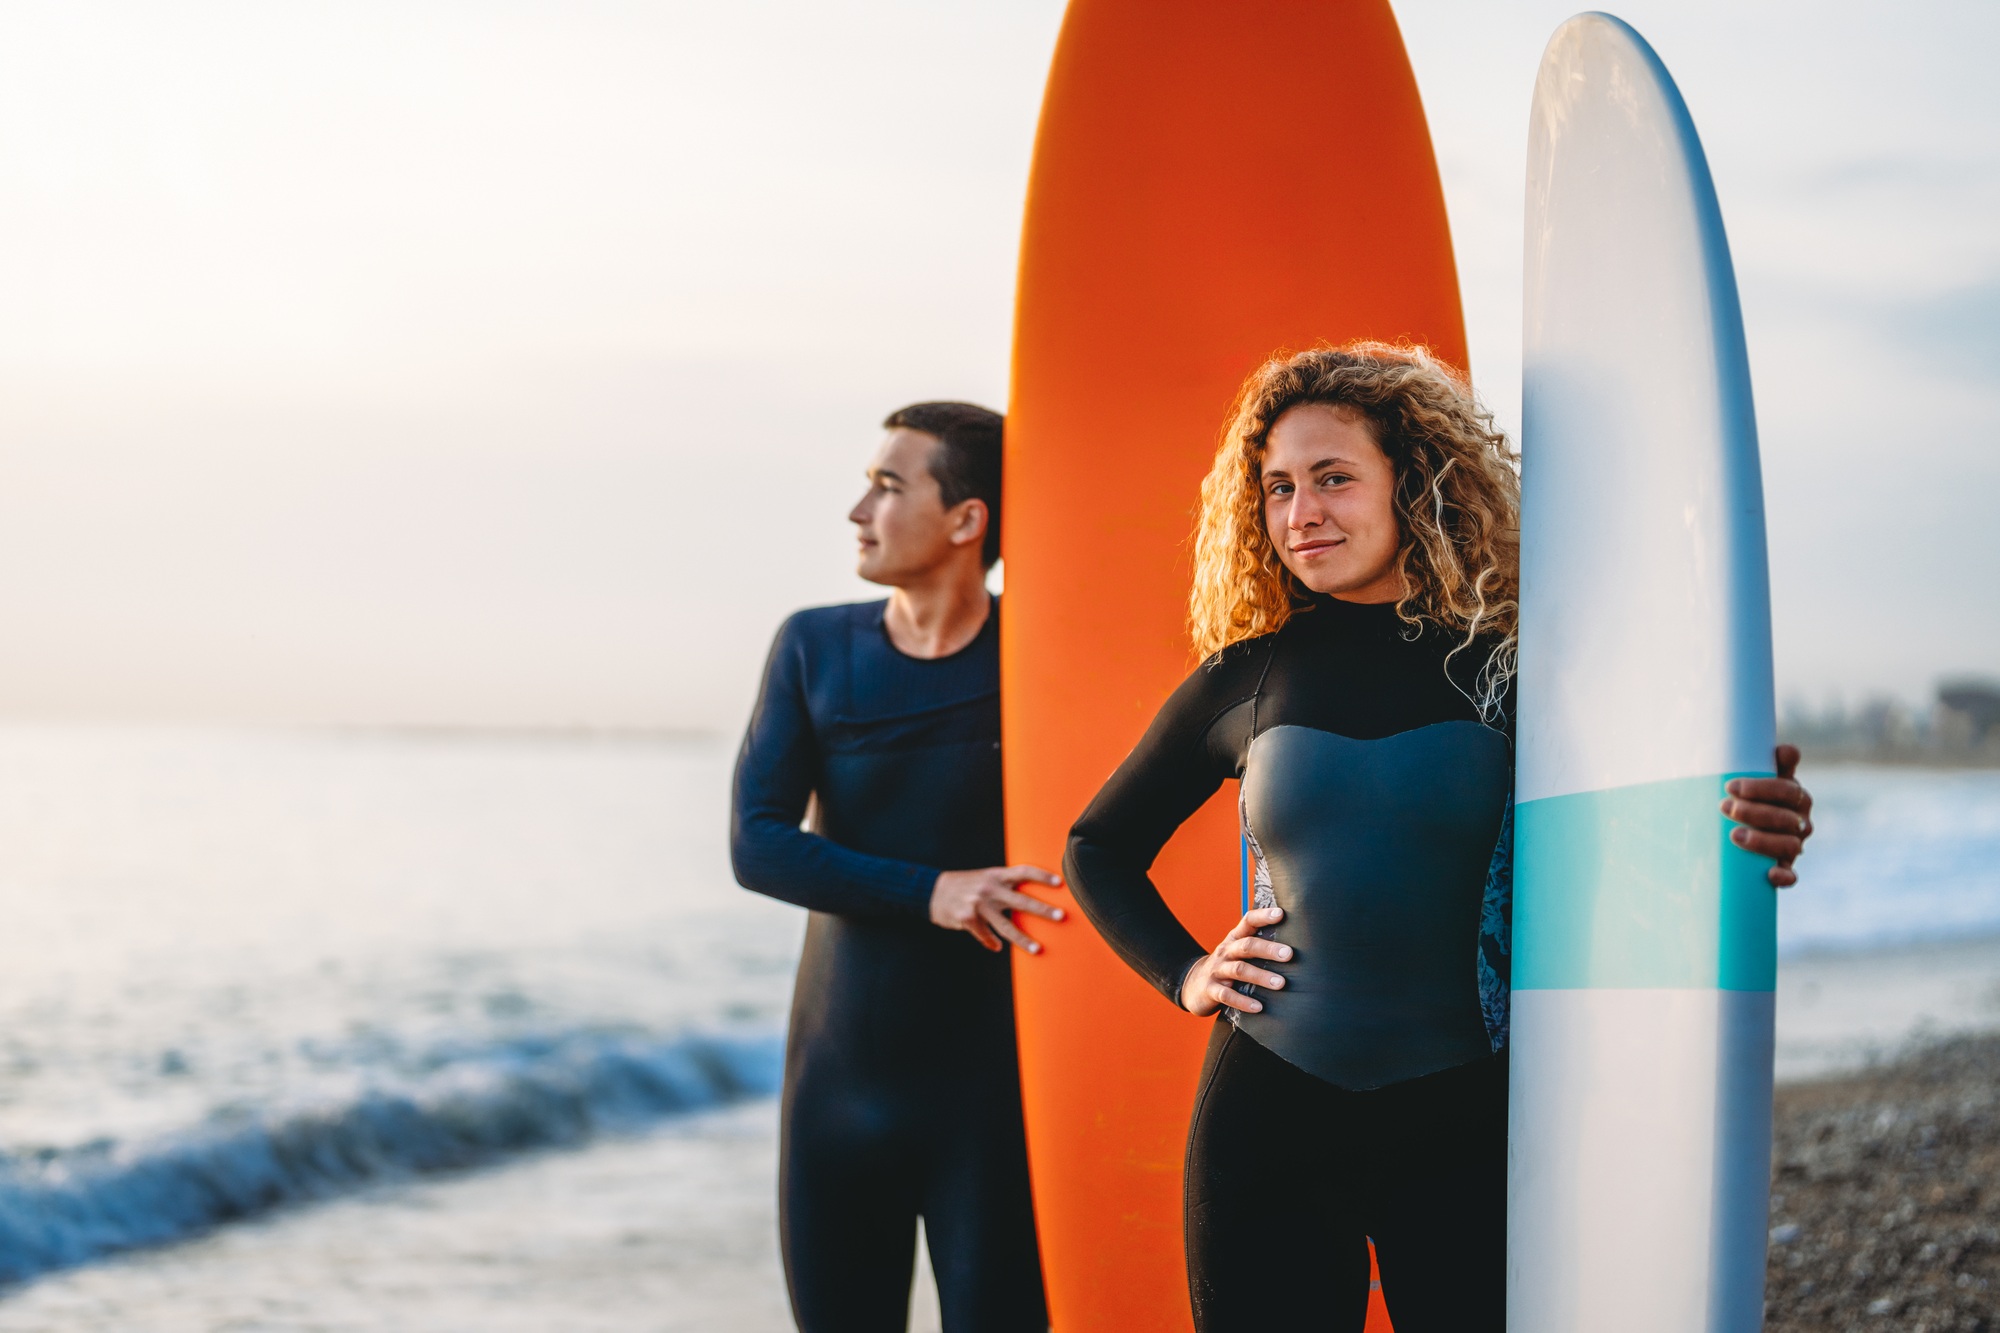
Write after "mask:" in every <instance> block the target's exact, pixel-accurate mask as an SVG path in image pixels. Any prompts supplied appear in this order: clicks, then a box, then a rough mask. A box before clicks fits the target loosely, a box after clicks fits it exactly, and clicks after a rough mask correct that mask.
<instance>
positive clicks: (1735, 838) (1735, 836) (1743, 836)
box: [1729, 828, 1750, 843]
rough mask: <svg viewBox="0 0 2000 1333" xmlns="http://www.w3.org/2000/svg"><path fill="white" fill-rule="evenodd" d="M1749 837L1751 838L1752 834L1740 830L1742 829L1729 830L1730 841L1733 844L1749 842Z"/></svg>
mask: <svg viewBox="0 0 2000 1333" xmlns="http://www.w3.org/2000/svg"><path fill="white" fill-rule="evenodd" d="M1749 837H1750V834H1749V832H1748V831H1747V830H1744V829H1740V828H1733V829H1731V830H1729V840H1730V841H1731V842H1735V843H1741V842H1745V841H1747V840H1748V839H1749Z"/></svg>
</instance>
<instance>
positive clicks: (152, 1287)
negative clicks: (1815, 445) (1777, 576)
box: [0, 723, 2000, 1330]
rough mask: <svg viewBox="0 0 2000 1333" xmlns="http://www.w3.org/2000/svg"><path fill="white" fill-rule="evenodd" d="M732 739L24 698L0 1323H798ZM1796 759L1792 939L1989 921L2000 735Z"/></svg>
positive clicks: (7, 1012)
mask: <svg viewBox="0 0 2000 1333" xmlns="http://www.w3.org/2000/svg"><path fill="white" fill-rule="evenodd" d="M732 750H733V747H732V745H731V743H730V741H729V740H727V739H725V738H718V737H705V736H698V735H687V736H671V735H650V734H630V735H625V734H588V733H560V732H551V733H507V732H493V733H482V732H450V731H440V732H427V731H394V730H381V731H369V730H311V729H279V728H271V729H241V730H230V729H219V728H201V727H168V726H129V725H118V726H114V725H103V726H83V725H54V724H48V725H41V724H34V725H30V724H22V723H13V724H6V725H0V904H4V913H0V1330H6V1329H16V1328H21V1329H26V1328H43V1327H47V1328H65V1327H67V1328H77V1329H95V1328H106V1329H109V1328H149V1329H155V1328H156V1329H173V1328H188V1329H196V1328H224V1327H228V1328H241V1329H252V1328H270V1329H279V1328H283V1329H306V1328H328V1329H331V1328H348V1327H353V1328H374V1329H391V1328H398V1329H400V1328H407V1329H411V1330H419V1329H439V1330H444V1329H455V1328H463V1327H474V1326H477V1327H482V1328H509V1327H517V1326H518V1327H523V1328H532V1327H558V1326H560V1327H565V1328H605V1329H616V1328H632V1329H638V1328H648V1329H652V1328H679V1327H691V1328H692V1327H703V1326H709V1327H720V1326H725V1325H727V1326H733V1327H741V1328H756V1327H771V1328H779V1327H782V1326H784V1311H783V1297H782V1283H781V1281H780V1278H779V1276H778V1272H777V1268H776V1260H775V1251H774V1246H773V1242H772V1241H771V1239H770V1235H769V1233H770V1231H771V1229H772V1227H773V1225H774V1222H773V1216H772V1205H771V1202H770V1197H769V1196H770V1177H771V1172H772V1170H773V1161H774V1156H775V1148H774V1145H773V1124H774V1113H773V1111H772V1109H771V1096H772V1093H773V1092H774V1090H775V1088H776V1086H777V1082H778V1078H779V1072H780V1057H781V1050H782V1040H783V1020H784V1013H785V1009H786V1005H787V1001H788V998H789V988H790V983H791V973H792V968H793V965H794V962H795V960H796V957H797V952H798V947H799V941H800V938H801V934H802V930H803V919H802V916H803V914H802V913H800V912H798V911H796V910H795V909H792V908H789V907H786V906H785V905H783V904H779V903H774V902H771V901H768V900H765V899H762V898H760V897H758V896H756V895H754V894H750V893H747V892H744V891H743V890H741V889H740V888H738V887H736V886H735V884H734V883H733V881H732V879H731V876H730V873H729V866H728V856H727V846H726V821H727V801H728V791H727V783H728V773H729V766H730V761H731V758H732ZM1806 777H1807V779H1808V781H1809V782H1810V784H1811V785H1812V787H1813V790H1814V792H1815V794H1816V796H1817V801H1818V805H1817V824H1818V831H1817V833H1816V835H1815V837H1814V839H1813V843H1812V848H1811V852H1810V854H1809V855H1808V857H1807V858H1806V859H1805V860H1804V861H1803V862H1802V863H1801V872H1802V877H1803V879H1804V883H1803V884H1802V885H1801V887H1799V888H1797V889H1793V890H1790V891H1788V892H1787V893H1786V894H1785V896H1784V898H1783V900H1782V907H1781V917H1780V923H1781V924H1780V938H1781V947H1782V949H1783V951H1784V953H1785V955H1786V957H1787V958H1788V959H1792V958H1798V959H1814V958H1825V957H1827V956H1840V955H1844V954H1855V955H1865V954H1867V953H1868V952H1869V951H1876V950H1882V949H1887V948H1892V947H1897V946H1905V945H1909V944H1911V943H1921V942H1924V941H1940V940H1943V941H1949V940H1966V939H1974V940H1978V939H1986V938H1989V937H2000V771H1993V770H1964V771H1945V770H1926V769H1915V768H1887V767H1870V766H1830V767H1825V768H1821V769H1818V770H1812V769H1810V768H1809V769H1808V772H1807V774H1806ZM662 1217H671V1218H672V1219H678V1221H673V1222H672V1225H671V1227H668V1224H667V1223H665V1222H661V1221H659V1219H660V1218H662ZM662 1227H668V1229H667V1230H661V1228H662ZM591 1228H598V1230H597V1231H592V1230H591ZM649 1228H650V1229H649ZM673 1228H679V1229H678V1230H674V1229H673ZM586 1233H588V1235H587V1236H586ZM600 1233H601V1234H600ZM564 1237H570V1238H571V1240H572V1241H573V1242H574V1243H573V1244H571V1241H565V1240H564V1239H563V1238H564ZM578 1237H583V1238H584V1239H576V1238H578ZM635 1238H637V1239H635ZM586 1240H587V1242H588V1243H587V1244H586ZM565 1244H570V1245H571V1248H570V1249H563V1248H562V1246H563V1245H565ZM621 1246H622V1247H624V1248H623V1249H622V1250H621V1249H620V1248H619V1247H621ZM649 1246H650V1247H651V1248H648V1247H649ZM371 1247H372V1248H371ZM634 1247H637V1248H634ZM704 1247H706V1248H704ZM586 1253H587V1254H588V1255H589V1256H590V1257H589V1259H588V1262H585V1260H584V1259H581V1258H578V1257H577V1256H578V1255H583V1254H586ZM619 1254H626V1255H628V1256H636V1257H631V1258H630V1261H629V1262H627V1263H626V1266H625V1267H624V1268H622V1269H619V1268H617V1266H616V1264H614V1263H613V1262H612V1260H613V1259H614V1258H616V1256H617V1255H619ZM371 1255H372V1256H373V1257H372V1258H370V1257H368V1256H371ZM343 1256H344V1257H343ZM606 1256H611V1257H610V1258H607V1257H606ZM704 1256H706V1257H704ZM538 1265H539V1266H538ZM732 1265H733V1267H732ZM308 1270H310V1271H308ZM468 1273H472V1274H476V1275H477V1281H476V1282H472V1281H471V1279H468V1277H467V1274H468ZM93 1274H100V1275H98V1276H93ZM390 1274H393V1279H392V1277H391V1276H389V1275H390ZM538 1274H539V1275H540V1276H537V1275H538ZM536 1282H543V1283H544V1284H545V1285H546V1284H548V1283H556V1284H560V1283H569V1284H571V1285H570V1286H565V1287H561V1290H562V1292H563V1293H564V1294H563V1295H562V1297H561V1302H562V1303H561V1309H562V1310H563V1311H565V1314H564V1315H563V1316H562V1317H561V1318H560V1319H559V1320H558V1321H557V1322H556V1323H549V1322H548V1319H550V1318H552V1317H554V1316H552V1315H549V1314H547V1313H546V1312H544V1313H539V1314H538V1313H534V1312H535V1311H536V1310H540V1309H541V1308H542V1307H539V1306H537V1305H536V1304H535V1299H536V1297H535V1293H534V1292H533V1291H531V1290H529V1288H530V1287H532V1286H533V1285H534V1284H535V1283H536ZM454 1283H456V1284H459V1286H460V1287H461V1288H463V1289H465V1290H470V1289H471V1286H478V1285H479V1284H481V1283H483V1284H484V1285H483V1286H480V1287H479V1290H480V1292H482V1293H484V1294H483V1295H481V1296H480V1297H479V1300H480V1301H484V1302H485V1304H483V1305H481V1304H479V1303H478V1301H473V1300H472V1298H471V1297H467V1298H466V1300H467V1301H471V1303H470V1304H468V1303H466V1301H461V1302H458V1303H456V1304H454V1303H451V1302H444V1303H440V1302H439V1301H438V1300H436V1299H435V1294H436V1292H437V1290H439V1289H441V1288H443V1287H449V1286H451V1285H452V1284H454ZM468 1283H470V1284H471V1285H470V1286H468V1285H467V1284H468ZM593 1283H595V1284H597V1285H596V1287H593V1286H592V1285H591V1284H593ZM577 1284H581V1286H578V1285H577ZM607 1284H612V1285H618V1284H622V1285H619V1291H620V1292H622V1293H624V1296H623V1297H622V1298H620V1299H612V1298H611V1296H610V1295H605V1294H604V1293H603V1292H600V1293H599V1294H600V1296H601V1297H602V1299H600V1300H598V1301H597V1303H596V1304H592V1303H591V1299H592V1298H589V1297H587V1296H579V1295H577V1294H576V1292H577V1291H591V1290H597V1289H598V1288H603V1287H605V1286H606V1285H607ZM753 1287H754V1288H755V1290H752V1288H753ZM553 1289H554V1288H551V1290H553ZM216 1292H227V1293H232V1294H231V1295H230V1296H229V1299H228V1300H226V1301H223V1300H221V1298H220V1297H211V1296H205V1295H204V1293H216ZM703 1293H706V1294H703ZM551 1299H553V1298H551ZM288 1301H289V1302H290V1303H289V1304H287V1302H288ZM704 1302H706V1303H705V1304H704ZM224 1307H227V1308H224ZM343 1312H344V1313H343ZM391 1312H393V1317H392V1313H391ZM593 1312H594V1313H593ZM753 1315H754V1317H753ZM510 1317H511V1319H512V1322H510Z"/></svg>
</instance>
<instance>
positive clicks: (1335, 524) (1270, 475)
mask: <svg viewBox="0 0 2000 1333" xmlns="http://www.w3.org/2000/svg"><path fill="white" fill-rule="evenodd" d="M1261 480H1262V485H1263V488H1264V527H1265V530H1266V531H1267V532H1269V533H1270V534H1271V544H1272V545H1273V546H1275V547H1277V548H1278V558H1279V559H1281V560H1283V561H1284V562H1285V568H1287V569H1289V570H1291V571H1292V573H1293V574H1295V575H1297V576H1298V579H1299V582H1301V583H1303V584H1305V585H1306V587H1308V588H1311V589H1312V590H1313V591H1314V592H1319V593H1329V594H1331V595H1333V596H1335V597H1338V598H1340V599H1341V600H1342V601H1346V602H1393V601H1395V600H1397V599H1398V598H1400V597H1401V596H1402V595H1403V581H1402V578H1401V576H1400V575H1398V574H1397V572H1396V551H1397V548H1398V547H1400V546H1401V544H1402V531H1401V528H1400V527H1399V526H1398V524H1397V522H1396V506H1395V502H1394V498H1393V497H1394V493H1395V485H1396V470H1395V467H1394V465H1392V464H1391V463H1390V462H1389V458H1388V455H1386V454H1384V453H1383V452H1382V449H1381V446H1379V445H1377V444H1376V443H1375V436H1374V433H1373V432H1372V431H1371V430H1370V429H1369V427H1368V424H1367V422H1366V420H1365V419H1364V418H1363V417H1361V416H1360V415H1359V414H1358V413H1355V412H1352V411H1349V410H1347V409H1345V408H1339V407H1328V406H1326V405H1324V404H1321V403H1308V404H1305V405H1304V406H1301V407H1295V408H1293V409H1292V410H1291V411H1289V412H1287V413H1285V414H1284V415H1283V416H1281V417H1279V418H1278V421H1277V424H1276V425H1274V426H1272V427H1271V434H1270V436H1269V437H1268V438H1267V439H1266V441H1265V444H1264V470H1263V476H1262V479H1261Z"/></svg>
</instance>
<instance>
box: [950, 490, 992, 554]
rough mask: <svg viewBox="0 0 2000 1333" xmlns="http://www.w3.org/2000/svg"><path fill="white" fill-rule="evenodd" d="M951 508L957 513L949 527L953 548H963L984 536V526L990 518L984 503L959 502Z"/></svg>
mask: <svg viewBox="0 0 2000 1333" xmlns="http://www.w3.org/2000/svg"><path fill="white" fill-rule="evenodd" d="M952 508H954V509H956V510H957V511H958V518H957V519H956V520H955V521H954V522H953V523H952V525H951V544H952V545H953V546H965V545H967V544H968V543H971V542H976V541H980V540H981V539H983V538H984V537H985V536H986V524H987V523H988V521H989V520H990V519H991V517H992V515H991V514H989V513H988V512H987V509H986V501H984V500H978V499H973V500H961V501H959V502H958V503H957V504H956V505H953V506H952Z"/></svg>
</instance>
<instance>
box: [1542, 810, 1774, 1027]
mask: <svg viewBox="0 0 2000 1333" xmlns="http://www.w3.org/2000/svg"><path fill="white" fill-rule="evenodd" d="M1759 776H1768V774H1748V773H1725V774H1721V775H1718V776H1715V777H1706V778H1676V779H1672V780H1669V781H1665V782H1642V783H1639V784H1637V785H1635V786H1629V787H1613V788H1610V789H1608V790H1605V791H1589V792H1578V793H1576V794H1574V795H1570V796H1549V797H1544V798H1543V799H1541V800H1538V801H1525V802H1523V803H1522V804H1521V805H1520V806H1519V807H1518V808H1516V810H1515V812H1514V821H1515V822H1514V840H1515V858H1514V864H1515V882H1514V939H1515V941H1516V952H1515V954H1514V960H1513V961H1514V969H1513V984H1514V987H1515V989H1517V990H1580V989H1592V988H1628V989H1654V990H1658V989H1719V990H1736V991H1768V990H1772V989H1774V988H1775V987H1776V985H1777V980H1778V964H1777V940H1778V895H1777V891H1776V890H1774V889H1773V888H1772V887H1771V884H1770V882H1769V880H1768V879H1767V878H1766V877H1765V872H1766V871H1768V870H1769V869H1770V867H1771V863H1770V861H1769V860H1767V859H1765V858H1764V857H1760V856H1754V855H1752V854H1751V853H1749V852H1746V851H1744V850H1743V849H1742V848H1740V847H1738V846H1736V845H1735V844H1734V843H1733V842H1731V841H1730V840H1729V830H1730V828H1731V827H1732V825H1731V824H1730V822H1729V820H1728V819H1726V818H1725V817H1724V816H1723V814H1722V812H1721V810H1720V809H1719V808H1718V806H1719V804H1720V802H1721V801H1722V799H1723V784H1724V783H1726V782H1727V781H1729V779H1730V778H1733V777H1759Z"/></svg>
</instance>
